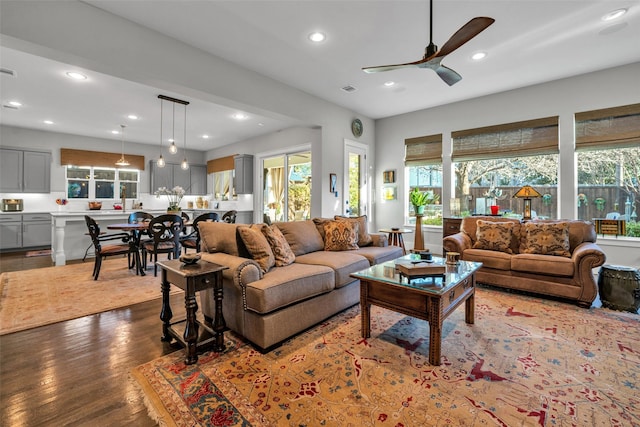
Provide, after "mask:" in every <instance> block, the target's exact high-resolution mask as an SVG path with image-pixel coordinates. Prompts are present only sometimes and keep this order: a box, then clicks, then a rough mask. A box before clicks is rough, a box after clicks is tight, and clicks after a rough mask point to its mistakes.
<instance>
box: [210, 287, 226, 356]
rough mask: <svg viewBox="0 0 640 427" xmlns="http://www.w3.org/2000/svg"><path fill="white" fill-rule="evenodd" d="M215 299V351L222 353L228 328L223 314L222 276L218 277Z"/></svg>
mask: <svg viewBox="0 0 640 427" xmlns="http://www.w3.org/2000/svg"><path fill="white" fill-rule="evenodd" d="M213 299H214V301H215V307H216V314H215V319H214V323H213V331H214V333H215V344H214V348H213V349H214V350H215V351H218V352H221V351H224V347H225V346H224V330H225V329H226V328H227V324H226V322H225V321H224V314H223V313H222V278H221V277H220V275H216V278H215V284H214V288H213Z"/></svg>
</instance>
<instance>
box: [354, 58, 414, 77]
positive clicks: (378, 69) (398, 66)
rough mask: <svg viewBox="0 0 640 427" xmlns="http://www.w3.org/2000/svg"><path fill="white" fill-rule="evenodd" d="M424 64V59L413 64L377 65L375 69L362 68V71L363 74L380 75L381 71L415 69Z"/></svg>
mask: <svg viewBox="0 0 640 427" xmlns="http://www.w3.org/2000/svg"><path fill="white" fill-rule="evenodd" d="M423 62H425V60H424V59H421V60H420V61H415V62H407V63H406V64H393V65H378V66H376V67H364V68H363V69H362V71H364V72H365V73H370V74H371V73H381V72H383V71H393V70H399V69H401V68H415V67H418V66H419V65H420V64H421V63H423Z"/></svg>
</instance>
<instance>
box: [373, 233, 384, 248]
mask: <svg viewBox="0 0 640 427" xmlns="http://www.w3.org/2000/svg"><path fill="white" fill-rule="evenodd" d="M369 235H370V236H371V240H372V242H371V246H378V247H381V248H384V247H385V246H389V239H388V238H387V235H386V234H384V233H369Z"/></svg>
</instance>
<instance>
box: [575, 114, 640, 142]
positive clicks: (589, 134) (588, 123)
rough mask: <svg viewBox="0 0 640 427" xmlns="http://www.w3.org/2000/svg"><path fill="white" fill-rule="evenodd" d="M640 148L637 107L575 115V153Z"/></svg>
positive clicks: (639, 119)
mask: <svg viewBox="0 0 640 427" xmlns="http://www.w3.org/2000/svg"><path fill="white" fill-rule="evenodd" d="M639 146H640V104H632V105H625V106H622V107H614V108H606V109H603V110H594V111H585V112H582V113H577V114H576V150H597V149H604V148H614V147H615V148H624V147H639Z"/></svg>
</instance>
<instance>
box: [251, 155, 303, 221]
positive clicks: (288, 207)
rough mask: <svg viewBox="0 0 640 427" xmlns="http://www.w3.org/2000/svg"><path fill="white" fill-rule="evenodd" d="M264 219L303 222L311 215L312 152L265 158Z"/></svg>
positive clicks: (263, 162)
mask: <svg viewBox="0 0 640 427" xmlns="http://www.w3.org/2000/svg"><path fill="white" fill-rule="evenodd" d="M262 171H263V174H262V183H263V195H262V203H263V219H264V221H265V222H277V221H301V220H304V219H309V218H310V214H311V151H301V152H297V153H286V154H278V155H274V156H269V157H265V158H263V159H262Z"/></svg>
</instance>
